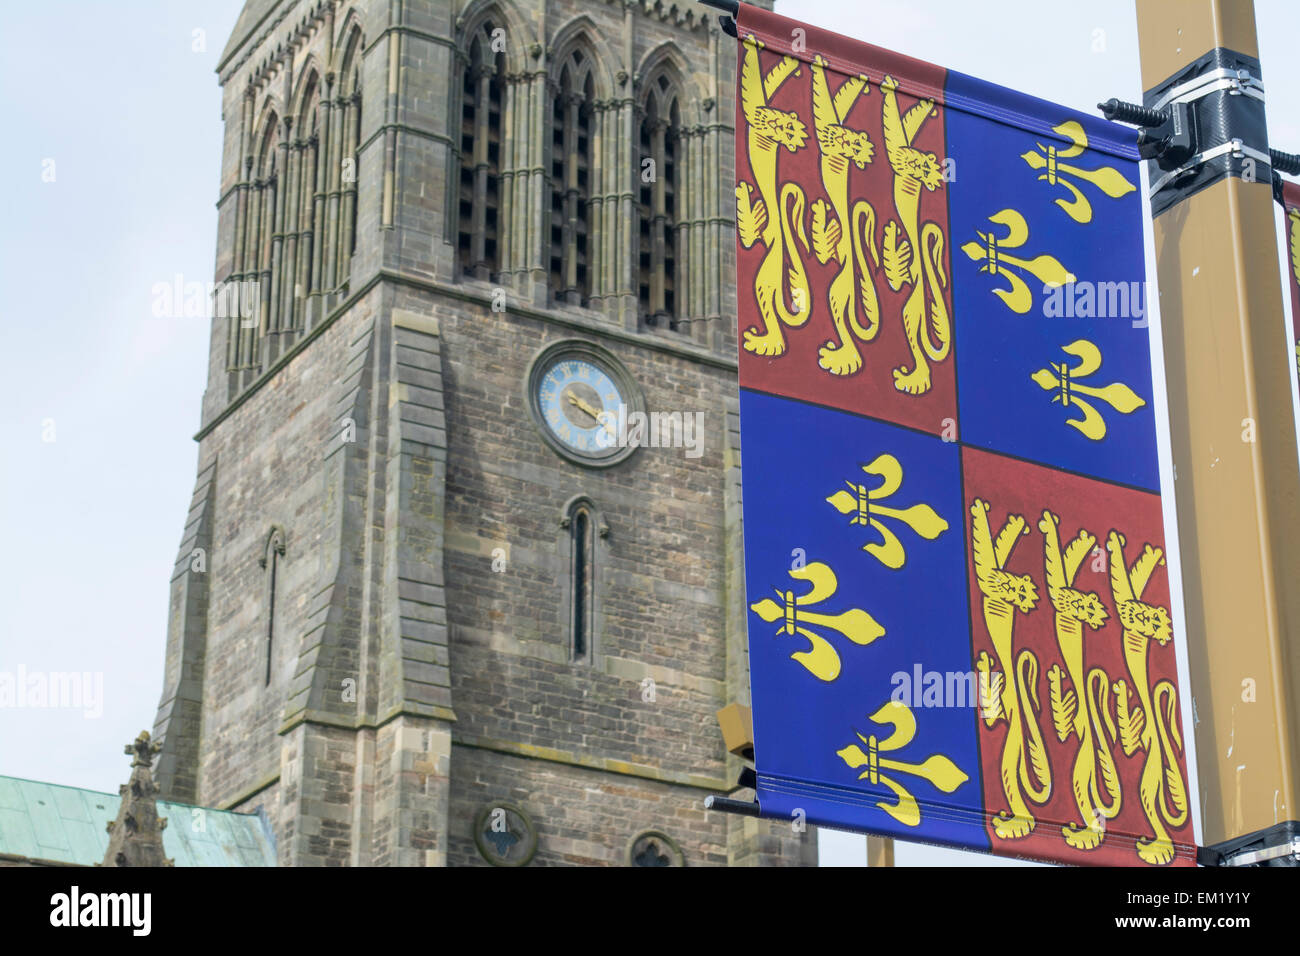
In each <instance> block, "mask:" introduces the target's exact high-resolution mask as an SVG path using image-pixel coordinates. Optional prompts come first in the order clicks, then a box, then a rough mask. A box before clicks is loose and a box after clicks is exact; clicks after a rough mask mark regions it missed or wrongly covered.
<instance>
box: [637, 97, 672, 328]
mask: <svg viewBox="0 0 1300 956" xmlns="http://www.w3.org/2000/svg"><path fill="white" fill-rule="evenodd" d="M640 113H641V115H640V139H639V142H640V164H639V165H640V182H641V191H640V195H639V196H638V202H637V212H638V216H637V218H638V248H637V276H638V282H637V296H638V300H639V306H640V312H641V317H642V320H643V321H644V322H645V324H646V325H658V326H667V327H668V328H671V329H676V328H677V309H678V291H679V289H678V286H679V283H678V281H677V167H678V164H677V144H678V130H679V128H680V125H681V123H680V118H679V115H680V114H679V112H678V106H677V90H676V89H675V88H674V86H673V84H672V82H671V81H670V80H669V79H668V76H667V75H666V74H664V73H660V74H659V75H658V77H656V78H655V79H654V80H652V81H651V82H650V83H649V84H648V88H647V91H646V96H645V100H644V102H643V104H642V108H641V111H640Z"/></svg>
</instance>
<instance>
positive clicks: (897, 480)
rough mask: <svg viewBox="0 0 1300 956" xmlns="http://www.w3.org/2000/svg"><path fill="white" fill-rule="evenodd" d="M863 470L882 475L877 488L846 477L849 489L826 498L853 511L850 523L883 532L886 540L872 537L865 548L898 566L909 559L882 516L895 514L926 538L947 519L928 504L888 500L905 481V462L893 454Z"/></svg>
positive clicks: (939, 531)
mask: <svg viewBox="0 0 1300 956" xmlns="http://www.w3.org/2000/svg"><path fill="white" fill-rule="evenodd" d="M862 470H863V471H864V472H866V473H867V474H868V475H875V476H877V477H879V478H880V479H881V482H880V484H879V485H877V486H876V487H875V488H868V487H867V486H866V485H860V484H858V483H857V482H854V481H845V482H844V484H846V485H847V486H848V489H849V490H848V491H837V492H835V494H833V495H831V496H830V497H829V498H827V499H826V500H827V501H828V502H830V504H831V506H832V507H834V508H835V510H836V511H838V512H839V513H840V514H843V515H851V517H850V518H849V524H850V525H867V524H869V525H871V527H873V528H875V529H876V531H877V532H878V533H879V534H880V536H881V538H883V539H884V540H883V541H879V542H877V541H870V542H868V543H867V544H864V545H863V546H862V550H863V551H866V552H867V553H868V554H870V555H872V556H873V557H875V558H876V559H878V560H879V561H880V563H881V564H883V565H884V566H885V567H887V568H893V569H895V570H897V569H898V568H901V567H902V566H903V562H904V561H906V560H907V553H906V552H905V551H904V550H903V543H902V542H901V541H899V540H898V535H896V534H894V532H893V531H891V530H890V529H889V528H887V527H885V525H884V523H883V522H882V521H881V520H880V519H881V518H895V519H897V520H899V521H901V522H903V524H905V525H907V526H908V527H909V528H911V529H912V530H913V531H915V532H916V533H917V534H919V535H920V536H921V537H923V538H925V539H926V540H927V541H933V540H934V539H935V538H937V537H939V535H941V534H942V533H943V532H945V531H947V530H948V522H946V521H944V520H943V519H942V518H940V517H939V515H938V514H936V513H935V510H934V509H933V508H931V507H930V506H929V505H927V504H916V505H912V506H911V507H910V508H893V507H890V506H888V505H886V504H885V502H884V499H886V498H888V497H889V496H890V495H892V494H893V493H894V492H895V491H897V490H898V487H899V485H901V484H902V483H903V466H902V465H900V464H899V463H898V459H897V458H895V457H894V456H893V455H890V454H884V455H881V456H880V457H878V458H877V459H876V460H875V461H873V462H872V463H871V464H869V465H863V466H862Z"/></svg>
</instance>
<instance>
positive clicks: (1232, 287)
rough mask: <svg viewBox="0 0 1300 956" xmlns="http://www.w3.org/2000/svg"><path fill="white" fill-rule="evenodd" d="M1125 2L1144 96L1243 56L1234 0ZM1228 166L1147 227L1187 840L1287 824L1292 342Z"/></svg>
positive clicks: (1255, 207) (1260, 212) (1297, 617)
mask: <svg viewBox="0 0 1300 956" xmlns="http://www.w3.org/2000/svg"><path fill="white" fill-rule="evenodd" d="M1137 14H1138V33H1139V38H1140V41H1141V56H1142V82H1143V86H1144V87H1145V88H1146V89H1147V90H1148V91H1151V90H1154V89H1156V88H1157V87H1160V86H1161V85H1162V84H1164V83H1165V82H1166V81H1167V80H1168V79H1169V78H1170V77H1172V76H1173V75H1174V74H1175V73H1177V72H1179V71H1180V70H1182V69H1183V68H1185V67H1187V66H1188V65H1189V64H1190V63H1192V62H1193V61H1195V60H1197V59H1198V58H1199V57H1201V56H1202V55H1204V54H1206V53H1209V52H1210V51H1212V50H1215V49H1217V48H1224V49H1226V50H1231V51H1235V52H1236V53H1239V54H1244V55H1246V56H1249V57H1255V58H1257V57H1258V55H1259V53H1258V45H1257V42H1256V33H1255V15H1254V4H1253V3H1252V2H1250V0H1138V3H1137ZM1234 105H1236V104H1234ZM1247 105H1249V104H1247ZM1256 145H1260V144H1256ZM1262 148H1263V150H1264V151H1265V153H1266V152H1267V149H1268V146H1267V143H1263V144H1262ZM1241 167H1242V169H1243V170H1252V171H1257V172H1258V175H1257V176H1252V175H1249V174H1245V173H1244V172H1239V173H1237V174H1235V175H1229V176H1228V177H1227V178H1224V179H1221V180H1220V181H1219V182H1217V183H1215V184H1213V185H1211V186H1209V187H1207V188H1204V189H1202V190H1201V191H1199V192H1195V193H1193V194H1191V195H1188V196H1186V197H1185V198H1183V199H1182V200H1181V201H1180V202H1177V203H1176V204H1175V205H1173V206H1171V207H1169V208H1168V209H1166V210H1164V211H1163V212H1161V213H1159V214H1158V215H1157V216H1156V218H1155V225H1154V235H1155V248H1156V259H1157V266H1158V268H1157V272H1158V277H1159V284H1160V311H1161V324H1162V327H1163V335H1164V354H1165V369H1166V374H1167V379H1168V386H1169V393H1168V394H1169V413H1170V425H1171V438H1172V449H1173V461H1174V468H1175V475H1176V480H1175V484H1174V490H1175V493H1176V498H1177V510H1178V531H1179V543H1180V548H1181V553H1182V573H1183V589H1184V608H1185V618H1186V621H1185V623H1186V628H1187V637H1188V645H1189V665H1190V671H1191V679H1192V692H1193V703H1194V707H1195V720H1194V723H1195V733H1196V749H1197V767H1198V774H1199V778H1200V791H1201V792H1200V798H1201V807H1202V822H1203V841H1204V843H1205V845H1206V846H1207V847H1211V848H1217V849H1218V850H1220V851H1226V852H1229V853H1237V852H1241V851H1244V850H1251V849H1255V850H1257V849H1259V848H1260V847H1263V846H1277V845H1279V844H1283V843H1285V844H1289V843H1290V839H1291V836H1292V835H1293V834H1298V833H1300V827H1298V826H1297V825H1296V824H1295V821H1296V820H1297V819H1300V811H1297V800H1298V799H1300V793H1297V768H1298V767H1300V582H1298V581H1296V580H1295V579H1296V575H1297V573H1300V465H1298V464H1297V455H1296V440H1295V416H1294V413H1293V410H1292V401H1291V393H1290V377H1289V369H1288V366H1289V363H1290V362H1291V361H1292V360H1293V358H1292V354H1293V353H1292V352H1291V349H1290V348H1289V347H1288V346H1289V343H1288V342H1287V340H1286V333H1285V323H1284V320H1283V311H1282V298H1281V292H1282V284H1281V277H1280V275H1279V273H1278V266H1277V261H1278V257H1277V245H1276V232H1275V226H1274V219H1273V205H1272V204H1273V198H1272V192H1271V188H1270V181H1269V175H1268V168H1267V166H1263V167H1260V168H1258V169H1257V170H1255V168H1254V167H1251V166H1247V165H1246V164H1241ZM1158 176H1159V173H1153V176H1152V179H1153V180H1154V179H1156V178H1158ZM1252 179H1254V180H1255V181H1251V180H1252ZM1151 717H1152V715H1147V719H1148V720H1150V719H1151ZM1227 862H1232V861H1231V860H1229V861H1227ZM1277 862H1281V860H1277Z"/></svg>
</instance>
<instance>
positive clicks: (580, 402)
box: [569, 392, 614, 435]
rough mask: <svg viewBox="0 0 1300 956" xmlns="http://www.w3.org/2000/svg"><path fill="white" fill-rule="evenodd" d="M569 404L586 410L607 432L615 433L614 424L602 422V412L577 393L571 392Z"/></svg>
mask: <svg viewBox="0 0 1300 956" xmlns="http://www.w3.org/2000/svg"><path fill="white" fill-rule="evenodd" d="M569 404H570V405H575V406H577V407H578V408H580V409H582V410H583V411H584V412H586V413H587V414H588V415H590V416H591V417H592V418H594V419H595V420H596V421H597V422H598V423H599V424H600V425H601V426H602V427H603V428H604V429H605V430H606V431H607V432H609V433H610V434H611V435H612V434H614V428H613V426H612V425H610V423H609V422H602V421H601V420H600V412H598V411H596V409H594V408H592V407H591V405H590V404H588V403H587V402H585V401H583V400H582V399H580V398H579V397H578V396H577V395H574V394H573V393H572V392H570V393H569Z"/></svg>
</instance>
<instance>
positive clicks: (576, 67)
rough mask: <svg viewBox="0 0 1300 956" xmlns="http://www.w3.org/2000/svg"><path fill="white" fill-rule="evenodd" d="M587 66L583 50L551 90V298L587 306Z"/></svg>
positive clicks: (589, 161)
mask: <svg viewBox="0 0 1300 956" xmlns="http://www.w3.org/2000/svg"><path fill="white" fill-rule="evenodd" d="M593 90H594V84H593V80H592V76H591V62H590V60H589V59H588V58H587V56H586V55H585V54H584V53H583V52H582V51H581V50H575V51H573V53H571V54H570V55H569V57H568V60H567V61H566V62H565V63H564V66H563V67H562V68H561V70H560V73H559V80H558V83H557V85H556V88H555V89H554V90H553V91H552V92H553V96H552V108H551V163H550V175H551V230H550V232H551V255H550V283H551V297H552V299H553V300H554V302H555V303H556V304H566V305H586V303H587V299H588V298H589V297H590V296H591V268H590V266H591V258H590V239H591V167H592V136H591V125H592V99H593Z"/></svg>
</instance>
